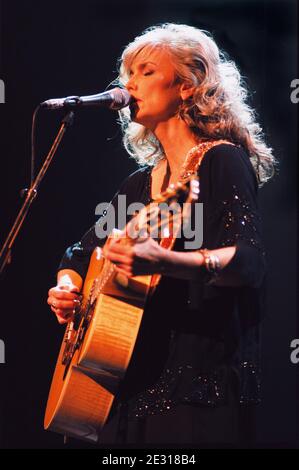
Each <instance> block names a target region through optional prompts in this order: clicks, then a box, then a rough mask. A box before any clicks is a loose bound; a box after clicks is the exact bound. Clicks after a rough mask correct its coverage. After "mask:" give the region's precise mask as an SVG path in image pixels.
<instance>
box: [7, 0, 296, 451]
mask: <svg viewBox="0 0 299 470" xmlns="http://www.w3.org/2000/svg"><path fill="white" fill-rule="evenodd" d="M0 13H1V45H0V54H1V55H0V66H1V69H0V70H1V71H0V79H1V82H0V83H1V97H2V99H0V101H2V102H1V104H0V115H1V129H0V135H1V139H0V151H1V162H0V165H1V166H0V168H1V173H0V175H1V185H0V195H1V199H0V213H1V225H0V230H1V234H0V235H1V241H2V242H3V241H4V239H5V236H6V235H7V232H8V230H9V228H10V226H11V224H12V223H13V220H14V217H15V216H16V213H17V210H18V208H19V207H20V204H21V200H20V197H19V193H20V190H21V189H22V188H24V187H26V185H27V184H28V181H29V178H30V171H29V161H30V131H31V118H32V113H33V110H34V108H35V106H36V105H37V104H38V103H39V102H41V101H43V100H45V99H47V98H52V97H62V96H66V95H72V94H76V95H87V94H93V93H97V92H100V91H103V90H105V88H106V87H107V85H108V84H109V83H110V82H111V81H112V80H113V79H114V78H115V77H116V61H117V58H118V57H119V55H120V54H121V52H122V49H123V47H124V46H125V45H126V44H127V43H128V42H129V41H131V40H132V39H133V38H134V37H135V36H136V35H137V34H138V33H140V32H141V31H142V30H143V29H144V28H146V27H148V26H150V25H153V24H157V23H161V22H166V21H168V22H180V23H187V24H190V25H194V26H197V27H199V28H202V29H206V30H208V31H210V32H212V33H213V35H214V37H215V39H216V41H217V42H218V44H219V45H220V46H221V47H222V48H224V49H225V50H226V51H227V52H228V53H229V54H230V56H231V58H232V59H234V60H236V62H237V64H238V65H239V67H240V69H241V72H242V74H243V75H244V76H246V77H247V80H248V84H249V86H250V88H251V90H252V91H253V93H252V97H251V101H252V104H253V105H254V106H255V107H256V109H257V112H258V114H259V116H260V121H261V123H262V125H263V127H264V129H265V132H266V134H267V137H268V142H269V144H270V145H271V146H273V148H274V149H275V155H276V157H277V159H278V160H279V161H280V170H279V173H278V174H277V176H276V177H275V178H274V179H273V181H272V182H270V183H269V184H267V185H266V186H265V187H264V188H263V189H262V191H261V193H260V204H261V210H262V214H263V218H264V237H265V242H266V248H267V252H268V266H269V282H268V301H267V309H266V312H265V320H264V326H263V330H264V341H263V403H262V404H261V405H260V407H259V415H258V423H257V432H258V441H259V443H260V445H265V446H266V447H267V446H279V445H290V446H295V442H296V439H297V438H298V428H297V427H296V426H297V425H298V424H297V423H298V420H297V417H296V413H297V412H298V410H297V409H296V400H298V383H297V384H296V378H297V376H298V370H299V369H298V368H299V365H295V364H292V363H291V361H290V353H291V350H290V342H291V341H292V339H295V338H298V337H299V333H298V330H296V328H297V325H296V321H297V318H296V311H297V310H296V284H295V282H296V275H297V272H296V258H297V245H296V236H297V232H296V230H297V227H296V211H297V181H296V168H297V158H298V156H297V155H298V154H297V143H296V134H295V133H296V124H297V123H296V112H297V105H296V104H295V103H292V102H291V99H290V94H291V91H292V89H291V87H290V84H291V82H292V80H294V79H296V78H299V77H297V70H296V53H297V51H296V35H297V24H296V2H295V0H294V1H290V0H284V1H282V0H281V1H271V0H269V1H262V0H260V1H249V0H247V1H246V0H242V1H233V0H226V1H218V0H184V1H181V0H169V1H167V0H151V1H150V0H148V1H146V0H143V1H140V0H136V1H133V0H126V1H125V2H123V1H120V0H118V1H116V0H114V1H113V2H111V1H108V0H101V1H100V0H99V1H96V0H85V1H84V2H83V1H81V2H71V1H64V2H61V1H60V2H58V1H53V0H51V1H43V2H40V1H37V0H36V1H33V0H27V1H26V2H17V1H16V0H3V1H1V3H0ZM4 92H5V93H4ZM3 101H5V103H3ZM62 116H63V114H62V113H61V112H55V113H54V112H53V113H47V112H41V113H40V115H39V119H38V123H37V164H38V166H39V165H40V164H41V162H42V160H43V158H44V156H45V153H46V151H47V150H48V148H49V145H50V143H51V141H52V139H53V137H54V135H55V132H56V131H57V129H58V126H59V124H60V120H61V118H62ZM135 168H136V166H135V164H134V162H133V161H132V160H130V159H129V158H128V156H127V155H126V152H125V150H124V149H123V147H122V144H121V134H120V130H119V127H118V124H117V114H116V113H113V112H109V111H107V110H100V109H88V110H82V111H80V112H77V113H76V116H75V122H74V125H73V127H72V128H71V129H70V130H69V131H68V132H67V135H66V137H65V139H64V141H63V143H62V145H61V147H60V149H59V151H58V153H57V155H56V157H55V160H54V161H53V164H52V166H51V168H50V170H49V172H48V174H47V175H46V178H45V180H44V181H43V183H42V186H41V187H40V189H39V192H38V197H37V198H36V200H35V201H34V204H33V206H32V210H31V211H30V214H29V216H28V218H27V220H26V222H25V224H24V227H23V228H22V231H21V233H20V235H19V236H18V238H17V241H16V244H15V246H14V248H13V253H12V263H11V265H10V266H9V267H8V269H6V271H5V273H4V276H3V277H2V279H1V297H0V299H1V313H0V339H1V345H2V348H3V346H5V348H3V349H5V363H0V380H1V397H0V398H1V402H0V407H1V411H0V413H1V415H0V420H1V426H0V440H1V445H2V447H4V448H56V447H62V445H63V444H62V438H61V437H59V436H58V435H55V434H52V433H49V432H45V431H43V425H42V422H43V413H44V408H45V404H46V399H47V394H48V389H49V385H50V379H51V376H52V372H53V367H54V363H55V360H56V355H57V352H58V348H59V345H60V341H61V338H62V334H63V328H62V327H61V326H59V325H58V323H57V322H56V321H55V318H54V315H53V314H52V313H51V312H50V310H49V308H48V306H47V304H46V298H47V291H48V289H49V288H50V287H51V286H53V285H54V283H55V272H56V269H57V265H58V263H59V260H60V257H61V255H62V253H63V252H64V250H65V248H66V247H67V246H68V245H69V244H71V243H73V242H74V241H76V240H78V239H79V238H80V237H81V235H82V234H83V232H84V231H85V230H86V229H87V228H88V227H89V226H90V225H92V224H93V223H94V221H95V215H94V210H95V207H96V205H97V204H98V203H99V202H103V201H109V200H110V198H111V197H112V196H113V194H114V192H115V191H116V189H117V188H118V186H119V184H120V183H121V181H122V180H123V179H124V178H125V177H126V175H128V174H129V173H130V172H132V171H133V170H134V169H135ZM2 362H4V361H2ZM296 386H297V388H296ZM297 442H298V439H297Z"/></svg>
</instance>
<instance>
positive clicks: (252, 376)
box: [59, 144, 266, 417]
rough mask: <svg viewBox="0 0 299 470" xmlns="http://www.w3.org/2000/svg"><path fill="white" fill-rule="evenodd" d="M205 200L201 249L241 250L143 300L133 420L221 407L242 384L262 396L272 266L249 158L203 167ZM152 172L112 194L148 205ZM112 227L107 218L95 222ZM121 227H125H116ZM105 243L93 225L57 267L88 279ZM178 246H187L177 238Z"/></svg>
mask: <svg viewBox="0 0 299 470" xmlns="http://www.w3.org/2000/svg"><path fill="white" fill-rule="evenodd" d="M198 175H199V181H200V198H199V201H200V202H202V203H203V246H202V248H207V249H215V248H219V247H223V246H232V245H236V247H237V249H236V253H235V255H234V257H233V259H232V260H231V261H230V263H229V264H228V265H227V266H226V267H225V268H224V269H222V270H221V272H220V273H219V274H217V275H206V274H204V273H203V275H202V278H201V279H200V280H198V281H196V282H195V281H192V282H191V281H184V280H180V279H175V278H170V277H166V276H165V277H162V279H161V282H160V284H159V286H158V288H157V290H156V292H155V294H154V295H153V296H152V298H151V299H150V300H149V301H148V303H147V304H146V308H145V312H144V316H143V320H142V324H141V329H140V333H139V336H138V339H137V343H136V347H135V350H134V354H133V357H132V360H131V362H130V365H129V368H128V371H127V374H126V377H125V379H124V381H123V382H122V384H121V388H120V391H119V395H118V400H119V401H121V402H126V403H128V404H129V415H130V416H131V417H143V416H147V415H149V414H157V413H167V411H168V410H170V409H172V407H173V406H175V405H176V404H178V403H188V404H190V405H195V406H196V405H199V404H200V405H204V406H217V405H218V404H222V403H225V401H226V400H227V384H228V382H229V381H235V383H236V386H237V389H238V394H239V400H240V402H241V403H256V402H258V401H259V400H260V359H259V355H260V323H261V318H262V315H263V311H264V291H265V272H266V262H265V253H264V249H263V244H262V239H261V220H260V216H259V210H258V203H257V193H258V182H257V178H256V176H255V172H254V170H253V167H252V164H251V162H250V159H249V157H248V155H247V153H246V152H245V151H244V150H243V149H242V148H241V147H240V146H232V145H228V144H221V145H218V146H216V147H213V148H211V149H210V150H208V151H207V153H206V154H205V156H204V158H203V160H202V163H201V165H200V167H199V169H198ZM150 189H151V169H150V168H148V167H146V168H142V169H139V170H137V171H136V172H135V173H133V174H132V175H130V176H129V177H128V178H127V179H126V180H125V181H124V183H123V185H122V186H121V188H120V190H119V191H118V193H117V194H116V195H115V196H114V198H113V200H112V202H111V204H112V205H114V206H115V208H116V209H117V207H116V201H117V195H118V194H125V195H126V197H127V204H130V203H131V202H137V201H138V202H143V203H144V204H147V203H149V202H150V200H151V199H150V193H151V191H150ZM104 222H105V213H104V214H103V216H102V217H101V218H100V220H99V221H98V222H97V223H104ZM118 228H123V227H118ZM101 244H103V241H99V240H98V238H97V237H96V235H95V229H94V227H92V228H91V229H90V230H89V231H88V232H87V233H86V234H85V235H84V236H83V238H82V239H81V241H80V242H78V243H75V244H74V245H72V246H71V247H69V248H68V249H67V251H66V253H65V255H64V257H63V259H62V261H61V264H60V266H59V269H73V270H75V271H77V272H78V273H79V274H80V275H81V276H82V277H83V278H84V276H85V274H86V271H87V267H88V264H89V259H90V255H91V253H92V251H93V249H94V248H95V246H97V245H101ZM174 249H175V250H181V249H183V248H182V240H177V242H176V244H175V246H174Z"/></svg>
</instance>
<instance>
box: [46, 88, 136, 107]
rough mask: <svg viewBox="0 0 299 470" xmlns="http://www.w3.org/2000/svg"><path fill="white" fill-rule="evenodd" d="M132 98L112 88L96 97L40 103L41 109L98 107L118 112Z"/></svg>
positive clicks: (122, 90) (55, 99)
mask: <svg viewBox="0 0 299 470" xmlns="http://www.w3.org/2000/svg"><path fill="white" fill-rule="evenodd" d="M131 99H132V97H131V95H130V93H129V92H128V91H127V90H125V89H123V88H112V90H108V91H104V92H103V93H98V94H96V95H88V96H67V97H66V98H54V99H51V100H47V101H43V102H42V103H40V106H41V108H45V109H50V110H51V109H58V108H64V107H65V108H77V107H81V106H98V107H102V108H110V109H113V110H116V111H117V110H119V109H121V108H125V107H126V106H128V105H129V104H130V101H131Z"/></svg>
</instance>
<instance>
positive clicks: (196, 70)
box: [114, 23, 276, 185]
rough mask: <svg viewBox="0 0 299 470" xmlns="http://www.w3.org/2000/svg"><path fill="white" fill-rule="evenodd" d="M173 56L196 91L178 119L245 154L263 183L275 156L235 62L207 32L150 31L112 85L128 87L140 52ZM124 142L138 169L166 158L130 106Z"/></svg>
mask: <svg viewBox="0 0 299 470" xmlns="http://www.w3.org/2000/svg"><path fill="white" fill-rule="evenodd" d="M157 48H158V49H163V50H165V51H167V52H168V53H169V57H170V60H171V61H172V63H173V65H174V68H175V73H176V78H177V79H178V80H179V81H181V82H186V83H188V84H189V85H190V86H192V87H195V91H194V93H193V95H192V96H191V97H190V98H188V99H187V100H185V101H183V102H182V104H181V105H180V107H179V109H178V111H177V115H178V116H179V117H180V118H181V119H183V120H184V121H185V123H186V124H187V125H188V126H189V127H190V129H191V130H192V132H194V134H195V135H196V136H197V138H198V139H199V140H200V141H208V140H218V139H226V140H229V141H231V142H233V143H235V144H239V145H242V146H243V147H244V148H245V150H247V152H248V154H249V156H250V159H251V162H252V165H253V167H254V169H255V172H256V175H257V178H258V181H259V183H260V185H262V184H263V183H265V182H266V181H268V180H269V179H270V178H271V177H272V175H273V174H274V169H275V163H276V161H275V158H274V156H273V154H272V149H271V148H270V147H268V146H267V145H266V143H265V139H264V134H263V132H262V129H261V127H260V125H259V124H258V122H257V120H256V114H255V111H254V110H253V108H252V107H250V106H249V104H248V103H247V99H248V91H247V88H246V86H245V84H244V81H243V79H242V77H241V75H240V72H239V70H238V69H237V66H236V64H235V63H234V62H233V61H231V60H229V59H228V58H227V57H226V55H225V54H224V53H223V52H222V51H220V50H219V49H218V47H217V45H216V43H215V41H214V40H213V39H212V37H211V36H210V34H209V33H207V32H206V31H203V30H200V29H197V28H195V27H192V26H187V25H183V24H174V23H165V24H162V25H158V26H153V27H150V28H148V29H146V30H145V31H144V32H143V33H142V34H141V35H140V36H137V37H136V38H135V39H134V41H133V42H131V43H130V44H128V46H127V47H126V48H125V49H124V51H123V53H122V56H121V57H120V59H119V76H118V78H117V79H116V80H115V82H114V83H117V84H118V85H120V86H125V85H126V83H127V82H128V80H129V69H130V67H131V64H132V62H133V61H134V59H135V57H136V56H137V55H138V54H139V52H140V51H141V50H143V51H145V52H151V51H152V50H156V49H157ZM119 117H120V119H119V121H120V124H121V127H122V131H123V143H124V146H125V148H126V150H127V151H128V153H129V154H130V155H131V156H132V157H133V158H134V159H135V160H136V161H137V163H138V164H140V165H151V166H154V165H156V164H157V162H158V161H159V160H160V159H162V158H165V156H164V154H163V149H162V147H161V145H160V142H159V141H158V140H157V138H156V137H155V135H154V133H153V132H152V131H151V130H149V129H147V128H146V127H144V126H142V125H140V124H138V123H135V122H133V121H132V120H131V116H130V110H129V108H128V107H127V108H124V109H122V110H121V111H120V112H119Z"/></svg>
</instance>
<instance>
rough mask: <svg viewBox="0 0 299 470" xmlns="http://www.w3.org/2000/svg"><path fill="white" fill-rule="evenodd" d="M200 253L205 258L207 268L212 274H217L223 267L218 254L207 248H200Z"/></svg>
mask: <svg viewBox="0 0 299 470" xmlns="http://www.w3.org/2000/svg"><path fill="white" fill-rule="evenodd" d="M199 253H200V254H201V255H202V256H203V258H204V264H205V268H206V270H207V271H208V272H209V273H211V274H217V273H218V272H219V271H220V269H221V264H220V260H219V258H218V256H217V255H215V254H213V253H211V252H210V251H209V250H207V249H205V248H204V249H202V250H199Z"/></svg>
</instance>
